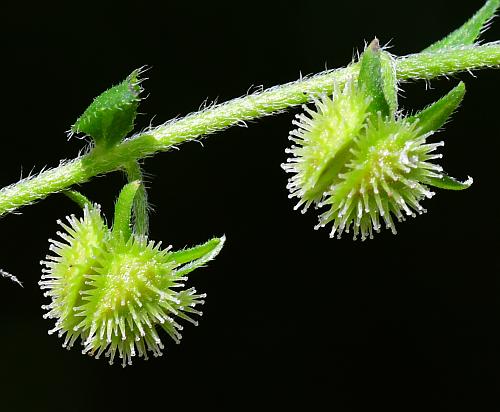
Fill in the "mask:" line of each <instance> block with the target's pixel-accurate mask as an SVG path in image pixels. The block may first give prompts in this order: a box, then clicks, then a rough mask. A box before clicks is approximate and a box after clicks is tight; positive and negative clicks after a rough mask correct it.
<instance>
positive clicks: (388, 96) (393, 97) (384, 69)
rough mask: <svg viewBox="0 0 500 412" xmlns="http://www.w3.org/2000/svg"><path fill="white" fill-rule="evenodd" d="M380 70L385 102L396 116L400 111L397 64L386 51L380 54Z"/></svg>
mask: <svg viewBox="0 0 500 412" xmlns="http://www.w3.org/2000/svg"><path fill="white" fill-rule="evenodd" d="M380 70H381V75H382V88H383V90H384V96H385V100H386V101H387V104H388V105H389V112H390V115H391V116H394V115H395V113H396V112H397V110H398V79H397V77H396V63H395V61H394V57H393V56H392V55H391V54H390V53H387V52H386V51H383V50H382V51H381V52H380Z"/></svg>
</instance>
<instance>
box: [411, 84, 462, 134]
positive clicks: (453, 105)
mask: <svg viewBox="0 0 500 412" xmlns="http://www.w3.org/2000/svg"><path fill="white" fill-rule="evenodd" d="M464 95H465V84H464V83H463V82H460V83H459V84H458V85H457V86H456V87H454V88H453V89H452V90H451V91H450V92H448V94H446V95H445V96H443V97H442V98H441V99H439V100H438V101H436V102H435V103H433V104H431V105H430V106H428V107H427V108H425V109H424V110H422V111H421V112H419V113H417V114H416V115H414V116H410V117H408V121H409V122H410V123H414V122H416V121H418V124H417V126H418V128H419V133H420V134H425V133H429V132H432V131H434V130H437V129H439V128H440V127H441V126H443V125H444V124H445V123H446V121H447V120H448V118H449V117H450V116H451V115H452V114H453V112H454V111H455V110H456V109H457V108H458V106H459V105H460V103H461V102H462V100H463V98H464Z"/></svg>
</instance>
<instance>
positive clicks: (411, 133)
mask: <svg viewBox="0 0 500 412" xmlns="http://www.w3.org/2000/svg"><path fill="white" fill-rule="evenodd" d="M375 123H376V125H375V126H369V127H367V128H366V131H365V133H366V134H365V135H364V136H361V137H357V138H356V139H354V142H355V145H354V148H352V149H351V154H352V156H353V157H352V159H351V160H350V161H349V162H347V163H346V170H345V171H344V172H343V173H340V174H339V176H338V177H339V179H340V181H339V183H337V184H335V185H333V186H332V187H331V188H330V189H329V190H327V191H326V192H325V193H324V197H323V200H322V201H321V202H318V206H319V207H321V206H328V207H329V210H327V211H326V212H324V213H323V214H321V215H320V218H319V223H318V225H317V226H316V227H315V229H318V228H320V227H324V226H325V225H326V224H327V223H329V222H333V225H332V229H331V231H330V237H334V236H335V235H336V236H337V238H340V237H341V235H342V233H343V232H346V233H349V231H350V227H351V225H352V229H353V237H354V239H357V237H358V236H359V235H361V239H362V240H365V239H366V238H368V237H369V238H373V231H375V232H380V229H381V227H382V225H381V221H383V222H384V223H385V226H386V228H387V229H390V230H391V231H392V232H393V233H394V234H395V233H396V227H395V224H394V221H393V218H392V215H393V216H395V217H396V218H397V219H398V221H404V220H405V217H406V216H412V217H415V213H419V214H421V213H424V212H425V211H426V210H425V209H424V208H423V207H422V206H421V204H420V202H421V201H422V199H424V198H431V197H432V196H433V195H434V192H432V191H431V190H430V189H429V188H428V187H427V186H426V184H425V182H426V180H427V179H428V178H438V179H439V178H441V177H442V174H441V172H442V168H441V166H439V165H436V164H434V163H431V161H432V160H434V159H439V158H441V155H440V154H434V153H433V152H434V151H435V150H436V149H437V148H438V147H440V146H442V145H443V144H444V143H443V142H438V143H427V142H426V139H427V137H428V136H429V135H430V133H428V134H425V135H420V136H419V130H418V127H416V125H415V124H410V123H409V122H407V121H405V120H404V119H397V120H392V121H383V120H382V119H381V118H380V117H379V118H378V119H377V120H376V121H375Z"/></svg>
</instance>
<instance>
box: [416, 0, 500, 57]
mask: <svg viewBox="0 0 500 412" xmlns="http://www.w3.org/2000/svg"><path fill="white" fill-rule="evenodd" d="M499 6H500V0H488V1H487V2H486V3H485V5H484V6H483V7H481V8H480V9H479V10H478V11H477V13H476V14H474V16H472V17H471V18H470V19H469V20H468V21H467V22H466V23H465V24H464V25H463V26H461V27H460V28H458V29H456V30H455V31H453V32H452V33H450V34H449V35H448V36H446V37H445V38H444V39H441V40H439V41H437V42H436V43H434V44H432V45H430V46H429V47H427V48H426V49H424V50H423V51H424V52H435V51H438V50H443V49H447V48H450V47H459V46H467V45H470V44H473V43H474V42H475V41H476V40H477V39H478V37H479V36H480V35H481V33H482V32H483V31H484V30H485V29H487V28H488V23H489V22H490V21H491V19H492V18H493V17H494V16H495V12H496V10H497V9H498V7H499Z"/></svg>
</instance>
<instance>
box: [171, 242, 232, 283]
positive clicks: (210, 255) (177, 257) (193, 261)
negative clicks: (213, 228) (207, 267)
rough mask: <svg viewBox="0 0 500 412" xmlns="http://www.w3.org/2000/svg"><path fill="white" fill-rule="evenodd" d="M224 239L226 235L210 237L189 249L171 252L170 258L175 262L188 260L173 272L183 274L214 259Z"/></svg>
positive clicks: (180, 262)
mask: <svg viewBox="0 0 500 412" xmlns="http://www.w3.org/2000/svg"><path fill="white" fill-rule="evenodd" d="M225 241H226V237H225V236H222V237H221V238H214V239H211V240H209V241H208V242H206V243H203V244H202V245H198V246H195V247H193V248H190V249H185V250H179V251H177V252H173V253H172V260H174V261H175V262H176V263H177V264H183V263H185V262H188V263H186V264H185V265H184V266H182V267H180V268H179V269H177V270H176V271H175V272H176V273H177V275H179V276H184V275H187V274H188V273H190V272H192V271H193V270H195V269H196V268H198V267H200V266H202V265H204V264H205V263H207V262H209V261H210V260H212V259H214V258H215V257H216V256H217V255H218V254H219V252H220V251H221V249H222V247H223V246H224V242H225Z"/></svg>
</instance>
